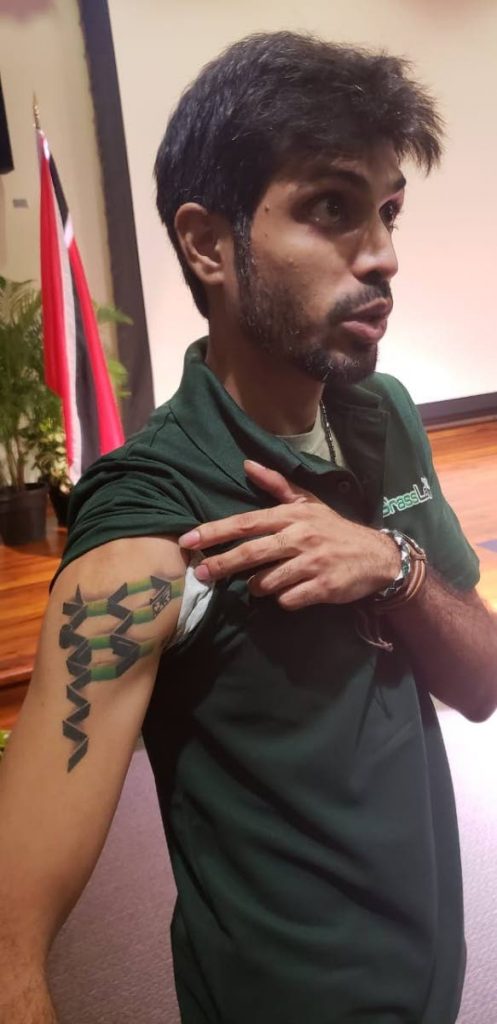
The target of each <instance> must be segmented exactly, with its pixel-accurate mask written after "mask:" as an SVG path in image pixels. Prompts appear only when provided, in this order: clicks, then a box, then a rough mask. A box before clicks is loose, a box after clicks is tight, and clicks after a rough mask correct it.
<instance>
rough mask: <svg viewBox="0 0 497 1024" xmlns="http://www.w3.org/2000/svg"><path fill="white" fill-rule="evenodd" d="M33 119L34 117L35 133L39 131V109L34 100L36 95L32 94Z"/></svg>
mask: <svg viewBox="0 0 497 1024" xmlns="http://www.w3.org/2000/svg"><path fill="white" fill-rule="evenodd" d="M33 117H34V122H35V128H36V130H37V131H40V130H41V122H40V108H39V106H38V103H37V100H36V93H33Z"/></svg>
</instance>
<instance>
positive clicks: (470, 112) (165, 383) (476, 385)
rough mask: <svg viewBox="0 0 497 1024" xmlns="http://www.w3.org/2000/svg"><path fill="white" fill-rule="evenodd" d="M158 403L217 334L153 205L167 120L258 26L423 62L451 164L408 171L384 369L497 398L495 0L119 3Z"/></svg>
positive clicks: (422, 398) (113, 9)
mask: <svg viewBox="0 0 497 1024" xmlns="http://www.w3.org/2000/svg"><path fill="white" fill-rule="evenodd" d="M109 8H110V13H111V21H112V30H113V35H114V44H115V50H116V61H117V67H118V75H119V82H120V90H121V98H122V105H123V114H124V124H125V132H126V138H127V146H128V155H129V163H130V173H131V184H132V192H133V203H134V209H135V217H136V224H137V233H138V246H139V254H140V262H141V267H142V275H143V285H144V292H145V304H146V310H147V319H148V326H149V333H150V342H151V349H152V361H153V372H154V380H155V390H156V400H157V402H160V401H163V400H164V399H165V398H166V397H167V396H168V395H169V394H171V393H172V391H173V390H174V389H175V387H176V385H177V382H178V380H179V376H180V371H181V364H182V354H183V351H184V349H185V347H186V345H187V343H188V342H189V341H190V340H192V339H193V338H194V337H196V336H199V335H200V334H202V333H205V322H204V321H203V320H202V319H201V317H199V316H198V315H197V313H196V312H195V309H194V306H193V302H192V300H191V299H190V297H189V293H188V292H187V289H186V287H185V286H184V285H183V283H182V279H181V276H180V272H179V269H178V267H177V264H176V258H175V256H174V253H173V251H172V249H171V247H170V246H169V242H168V241H167V237H166V234H165V230H164V229H163V228H162V227H161V225H160V222H159V219H158V217H157V215H156V212H155V208H154V190H153V181H152V166H153V162H154V158H155V153H156V150H157V147H158V144H159V141H160V138H161V135H162V133H163V130H164V127H165V124H166V121H167V117H168V115H169V114H170V112H171V110H172V109H173V107H174V106H175V104H176V102H177V99H178V97H179V95H180V93H181V91H182V90H183V89H184V87H185V86H186V85H187V84H188V82H189V81H191V79H192V78H193V77H194V76H195V75H196V73H197V72H198V70H199V68H200V67H201V66H202V65H203V64H205V62H206V61H207V60H209V59H211V58H212V57H213V56H215V55H216V54H217V53H218V52H219V51H220V50H221V49H222V48H223V47H224V46H225V45H227V44H228V43H229V42H232V41H234V40H235V39H237V38H240V37H241V36H243V35H245V34H247V33H249V32H253V31H273V30H277V29H281V28H291V29H296V30H298V29H304V30H310V31H314V32H316V33H317V34H319V35H322V36H323V37H324V38H328V39H332V40H335V41H343V42H351V43H360V44H365V45H371V46H374V47H382V46H383V47H385V48H387V49H388V50H390V51H391V52H393V53H395V54H398V55H404V56H407V57H409V58H410V59H412V60H413V61H414V62H415V64H416V66H417V69H418V74H419V76H420V77H421V79H422V80H424V81H425V83H426V84H428V85H429V86H431V87H432V89H433V91H434V92H435V94H436V95H437V96H438V97H439V101H440V105H441V109H442V112H443V114H444V116H445V118H446V120H447V122H448V140H447V147H446V157H445V161H444V164H443V169H442V170H441V171H440V172H436V173H434V174H433V176H432V177H431V178H429V179H428V180H424V179H423V178H422V177H421V176H420V175H419V173H418V172H416V171H414V170H412V171H411V172H409V171H408V174H409V189H408V199H407V207H406V212H405V214H404V215H403V217H402V220H401V223H400V230H399V232H398V234H397V235H396V240H397V244H398V252H399V256H400V262H401V271H400V273H399V276H398V278H397V281H396V283H395V288H394V294H395V297H396V306H395V312H394V314H393V316H392V319H391V326H390V328H389V333H388V335H387V337H386V339H385V340H384V342H383V343H382V354H381V361H380V369H384V370H386V371H388V372H391V373H394V374H396V375H398V376H399V377H401V378H402V379H403V380H404V381H405V383H406V384H407V385H408V387H409V388H410V390H411V392H412V393H413V395H414V397H415V399H416V401H418V402H428V401H437V400H441V399H446V398H454V397H459V396H463V395H471V394H479V393H486V392H489V391H496V390H497V345H496V339H495V325H496V318H495V313H494V302H495V298H494V295H495V286H494V276H495V239H496V238H497V203H496V199H495V173H496V171H495V168H496V164H497V135H496V113H495V96H496V94H497V3H496V2H495V0H450V2H449V0H374V2H373V0H333V2H330V0H313V2H311V3H308V4H304V3H302V0H298V2H291V0H272V3H271V4H269V3H268V2H267V0H251V3H250V4H246V3H245V2H241V0H240V2H238V0H167V2H162V0H140V3H136V0H109Z"/></svg>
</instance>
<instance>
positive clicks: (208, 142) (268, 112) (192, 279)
mask: <svg viewBox="0 0 497 1024" xmlns="http://www.w3.org/2000/svg"><path fill="white" fill-rule="evenodd" d="M410 74H411V66H410V64H409V63H408V61H406V60H403V59H400V58H397V57H392V56H390V55H389V54H386V53H383V52H379V53H376V52H370V51H368V50H364V49H360V48H356V47H354V48H352V47H349V46H341V45H335V44H333V43H328V42H324V41H323V40H320V39H316V38H314V37H312V36H308V35H299V34H296V33H293V32H275V33H269V34H262V33H261V34H256V35H252V36H248V37H247V38H245V39H242V40H240V42H237V43H235V44H234V45H232V46H230V47H228V49H227V50H225V51H224V53H222V54H221V55H220V56H219V57H217V58H216V59H215V60H213V61H211V62H210V63H209V64H207V65H206V67H204V68H203V70H202V71H201V72H200V74H199V75H198V77H197V78H196V79H195V81H194V82H193V83H192V84H191V85H190V86H189V87H188V88H187V90H186V91H185V92H184V94H183V96H182V97H181V99H180V101H179V103H178V106H177V108H176V110H175V111H174V113H173V115H172V117H171V119H170V121H169V124H168V126H167V129H166V133H165V135H164V138H163V139H162V142H161V145H160V147H159V151H158V154H157V159H156V162H155V178H156V182H157V208H158V210H159V214H160V216H161V220H162V221H163V222H164V224H165V225H166V227H167V230H168V232H169V236H170V238H171V241H172V243H173V245H174V247H175V249H176V252H177V254H178V258H179V261H180V263H181V266H182V269H183V273H184V275H185V278H186V281H187V283H188V285H189V287H190V288H191V291H192V293H193V297H194V299H195V303H196V305H197V307H198V309H199V310H200V312H201V313H202V314H203V315H204V316H207V314H208V307H207V298H206V295H205V292H204V289H203V286H202V285H201V283H200V281H199V280H198V278H197V277H196V275H195V274H194V273H193V272H192V271H191V270H190V268H189V267H188V265H187V263H186V261H185V259H184V257H183V254H182V252H181V249H180V247H179V244H178V239H177V237H176V232H175V230H174V217H175V214H176V211H177V210H178V208H179V207H180V206H181V205H182V204H183V203H186V202H197V203H200V204H201V205H202V206H204V207H205V208H206V209H207V210H209V211H211V212H216V213H221V214H223V215H224V216H225V217H226V218H227V220H228V221H229V223H230V224H231V226H232V228H233V232H234V237H235V246H237V245H238V247H241V246H243V245H245V246H247V245H248V243H249V237H250V224H251V220H252V217H253V214H254V211H255V209H256V206H257V204H258V202H259V200H260V198H261V196H262V195H263V193H264V191H265V189H266V187H267V185H268V184H269V182H270V181H271V179H272V178H274V176H275V175H276V174H277V173H278V171H280V170H281V169H282V168H283V167H285V166H287V165H289V164H292V163H295V162H296V161H297V160H300V159H308V158H312V157H314V156H317V155H320V154H321V155H322V154H325V155H326V156H329V157H331V158H333V157H337V156H353V155H354V154H357V153H360V152H364V151H365V150H367V149H368V148H369V147H370V146H372V145H373V144H375V143H377V142H379V141H381V140H385V141H389V142H391V143H392V144H393V146H394V148H395V151H396V153H397V155H398V157H399V159H400V158H402V157H405V156H410V157H412V158H413V159H414V160H415V161H416V162H417V163H418V164H419V165H420V166H422V167H423V168H424V169H425V170H426V172H429V171H430V169H431V168H432V166H433V165H434V164H436V163H437V162H438V161H439V159H440V156H441V138H442V121H441V119H440V117H439V115H438V114H437V111H436V109H435V106H434V102H433V100H432V98H431V96H430V95H429V93H428V92H427V91H426V90H425V89H423V88H422V87H421V86H420V85H419V84H418V83H417V82H416V81H415V80H414V79H413V78H412V77H410Z"/></svg>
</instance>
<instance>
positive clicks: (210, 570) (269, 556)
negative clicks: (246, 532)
mask: <svg viewBox="0 0 497 1024" xmlns="http://www.w3.org/2000/svg"><path fill="white" fill-rule="evenodd" d="M295 553H296V550H295V548H293V547H291V545H290V542H289V540H288V539H287V537H286V536H285V534H284V533H282V532H280V533H277V534H275V535H274V536H271V537H261V538H259V539H258V540H253V541H247V543H245V544H240V545H239V547H237V548H234V549H233V550H232V551H225V552H224V554H221V555H212V556H211V557H210V558H205V559H204V560H203V561H202V562H201V563H200V565H198V566H197V568H196V569H195V576H196V577H197V579H198V580H201V581H202V582H210V581H212V580H220V579H223V578H224V577H226V576H235V575H237V574H239V573H243V572H247V571H248V570H251V569H253V568H254V567H255V566H257V565H265V564H267V563H268V562H275V561H280V560H281V559H285V558H291V557H292V556H293V555H294V554H295Z"/></svg>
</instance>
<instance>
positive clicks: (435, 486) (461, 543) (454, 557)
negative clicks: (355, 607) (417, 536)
mask: <svg viewBox="0 0 497 1024" xmlns="http://www.w3.org/2000/svg"><path fill="white" fill-rule="evenodd" d="M390 379H391V380H392V378H390ZM395 384H396V386H397V387H398V388H399V389H400V392H401V402H402V412H403V414H407V416H408V417H409V425H410V429H411V431H412V432H413V434H414V438H415V443H416V446H417V448H418V450H419V452H420V456H421V460H422V463H423V467H424V474H425V476H426V478H427V480H428V484H429V486H430V489H431V492H432V495H433V501H430V502H427V504H426V506H425V514H426V515H427V516H428V517H429V520H430V522H429V524H428V527H429V528H428V531H427V537H428V541H427V543H426V545H425V547H426V553H427V555H428V560H429V563H430V565H432V566H433V568H434V569H435V570H436V571H437V572H438V573H440V575H441V576H443V577H444V578H445V579H446V580H447V582H448V583H449V584H450V585H451V586H453V587H454V588H455V589H458V590H471V589H472V588H473V587H474V586H476V584H477V583H478V581H479V579H480V563H479V559H478V557H477V555H476V552H475V551H474V550H473V548H472V547H471V545H470V544H469V542H468V540H467V539H466V537H465V535H464V533H463V531H462V528H461V524H460V522H459V520H458V518H457V515H456V513H455V512H454V509H453V508H452V507H451V506H450V505H449V503H448V501H447V499H446V498H445V496H444V494H443V492H442V488H441V486H440V481H439V479H438V476H437V473H436V471H435V467H434V465H433V456H432V451H431V445H430V442H429V439H428V437H427V434H426V431H425V428H424V426H423V423H422V420H421V417H420V415H419V411H418V409H417V407H416V405H415V404H414V402H413V400H412V398H411V396H410V394H409V392H408V391H407V389H406V388H405V387H404V385H403V384H401V383H400V381H397V380H396V381H395Z"/></svg>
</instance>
